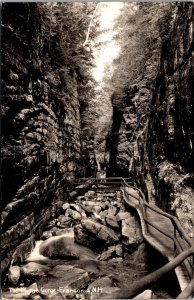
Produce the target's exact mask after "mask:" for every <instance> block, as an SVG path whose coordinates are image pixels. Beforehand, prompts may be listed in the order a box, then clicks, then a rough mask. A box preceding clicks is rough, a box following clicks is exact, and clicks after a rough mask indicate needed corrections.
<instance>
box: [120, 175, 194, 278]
mask: <svg viewBox="0 0 194 300" xmlns="http://www.w3.org/2000/svg"><path fill="white" fill-rule="evenodd" d="M123 187H124V192H125V194H127V195H128V196H130V197H132V198H134V199H135V200H138V203H139V206H140V207H141V211H142V215H143V219H144V220H143V221H144V226H145V225H146V224H149V225H150V226H152V227H154V228H155V229H156V230H158V231H159V232H161V233H162V234H164V235H165V236H167V237H168V238H170V239H172V240H173V241H174V245H175V247H176V249H177V251H178V254H180V253H181V252H182V251H183V250H184V249H183V247H182V245H181V243H180V242H179V240H178V238H177V237H176V236H171V235H169V234H168V233H167V232H165V231H163V230H162V229H161V228H160V227H159V226H157V225H156V224H154V223H153V222H151V221H149V220H148V219H147V218H146V209H145V207H147V208H149V209H151V210H153V211H155V212H156V213H158V214H160V215H162V216H164V217H166V218H168V219H169V220H170V221H171V222H172V225H173V227H174V228H175V230H176V231H177V232H178V233H179V236H180V238H181V239H183V240H184V241H185V242H187V244H188V245H189V246H190V247H191V246H192V242H191V240H190V238H189V237H188V236H187V234H186V233H185V231H184V230H183V228H182V226H181V224H180V222H179V221H178V219H177V218H176V217H174V216H172V215H170V214H168V213H166V212H163V211H162V210H161V209H159V208H157V207H153V206H152V205H150V204H149V203H147V202H146V200H145V196H144V194H143V193H142V192H141V190H139V189H138V188H137V187H134V186H131V185H129V184H128V183H127V182H126V180H125V179H124V178H123ZM126 187H128V188H132V189H133V190H136V191H137V192H138V194H139V198H138V197H137V196H136V195H134V194H132V193H130V192H129V191H128V190H127V189H126ZM133 206H134V207H136V208H137V204H136V205H135V204H133ZM145 229H146V232H147V231H148V227H147V226H146V228H145ZM184 265H185V268H186V270H187V272H188V275H189V277H190V278H191V277H192V273H193V268H192V264H191V263H190V261H189V260H185V261H184Z"/></svg>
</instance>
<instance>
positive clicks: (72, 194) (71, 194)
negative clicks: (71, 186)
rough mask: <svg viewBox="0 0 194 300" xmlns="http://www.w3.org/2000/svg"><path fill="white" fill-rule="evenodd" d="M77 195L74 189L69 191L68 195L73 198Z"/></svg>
mask: <svg viewBox="0 0 194 300" xmlns="http://www.w3.org/2000/svg"><path fill="white" fill-rule="evenodd" d="M76 196H77V192H76V191H73V192H71V193H69V197H70V198H72V199H73V198H75V197H76Z"/></svg>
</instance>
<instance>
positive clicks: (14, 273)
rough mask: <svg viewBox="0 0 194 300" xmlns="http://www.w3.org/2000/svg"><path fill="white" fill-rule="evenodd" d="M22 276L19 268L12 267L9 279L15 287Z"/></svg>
mask: <svg viewBox="0 0 194 300" xmlns="http://www.w3.org/2000/svg"><path fill="white" fill-rule="evenodd" d="M20 276H21V270H20V268H19V267H18V266H11V267H10V268H9V271H8V274H7V277H8V279H9V282H10V283H12V284H13V285H16V284H17V283H18V281H19V280H20Z"/></svg>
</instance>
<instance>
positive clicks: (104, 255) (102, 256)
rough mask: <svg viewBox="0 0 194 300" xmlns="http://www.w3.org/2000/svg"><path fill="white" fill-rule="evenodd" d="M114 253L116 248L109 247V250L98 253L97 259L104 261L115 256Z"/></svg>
mask: <svg viewBox="0 0 194 300" xmlns="http://www.w3.org/2000/svg"><path fill="white" fill-rule="evenodd" d="M114 253H115V248H112V249H108V250H107V251H104V252H103V253H102V254H100V255H98V256H97V259H98V260H102V261H104V260H108V259H110V258H112V257H113V255H114Z"/></svg>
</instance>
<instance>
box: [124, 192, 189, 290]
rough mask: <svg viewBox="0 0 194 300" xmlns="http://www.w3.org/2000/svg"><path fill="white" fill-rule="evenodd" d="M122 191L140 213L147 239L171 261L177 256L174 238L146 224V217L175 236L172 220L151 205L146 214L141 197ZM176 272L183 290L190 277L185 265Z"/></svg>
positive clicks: (128, 201)
mask: <svg viewBox="0 0 194 300" xmlns="http://www.w3.org/2000/svg"><path fill="white" fill-rule="evenodd" d="M122 192H123V197H124V200H125V201H126V203H127V204H128V205H130V206H132V207H133V208H135V209H136V210H137V212H138V214H139V217H140V221H141V226H142V232H143V236H144V238H145V240H146V241H147V242H148V243H149V244H150V245H151V246H153V247H154V248H155V249H156V250H157V251H159V252H160V253H161V254H162V255H163V256H165V257H167V259H168V260H169V261H171V260H172V259H173V258H174V257H175V256H176V255H175V248H174V241H173V239H170V238H169V237H168V236H165V235H164V234H163V233H161V232H159V231H158V230H157V229H155V228H154V227H153V226H151V225H148V224H146V223H145V218H146V219H147V220H148V221H149V222H151V223H152V224H153V225H156V227H159V228H160V229H161V230H162V231H164V232H166V233H167V234H168V235H170V236H172V237H174V225H173V224H172V222H171V220H170V219H169V218H168V217H166V216H163V215H160V213H159V212H155V211H153V210H151V209H150V208H149V207H146V209H145V211H144V214H145V215H144V214H143V211H142V208H141V206H140V199H139V200H137V199H135V198H133V197H130V196H129V197H126V195H125V193H124V189H122ZM153 206H154V205H153ZM157 209H158V208H157ZM184 248H185V247H184ZM175 273H176V275H177V279H178V281H179V285H180V288H181V290H183V289H185V288H186V286H187V285H188V283H189V281H190V279H189V276H188V273H187V271H186V269H185V267H184V264H181V265H180V266H178V267H177V268H176V269H175Z"/></svg>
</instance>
